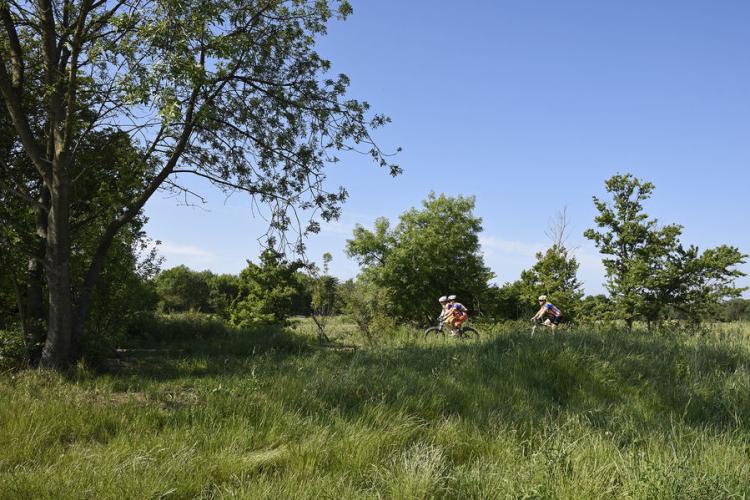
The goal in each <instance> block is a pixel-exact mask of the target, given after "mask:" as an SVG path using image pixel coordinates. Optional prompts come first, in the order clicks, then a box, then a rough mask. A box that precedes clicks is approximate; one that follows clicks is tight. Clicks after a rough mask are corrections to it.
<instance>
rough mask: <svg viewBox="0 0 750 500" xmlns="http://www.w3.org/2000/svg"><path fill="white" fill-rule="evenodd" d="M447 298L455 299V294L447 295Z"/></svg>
mask: <svg viewBox="0 0 750 500" xmlns="http://www.w3.org/2000/svg"><path fill="white" fill-rule="evenodd" d="M448 300H456V296H455V295H448Z"/></svg>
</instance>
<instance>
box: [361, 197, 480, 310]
mask: <svg viewBox="0 0 750 500" xmlns="http://www.w3.org/2000/svg"><path fill="white" fill-rule="evenodd" d="M473 210H474V198H473V197H469V198H464V197H462V196H458V197H448V196H446V195H444V194H441V195H440V196H436V195H435V194H434V193H431V194H430V195H429V196H428V198H427V199H426V200H425V201H423V203H422V209H421V210H419V209H411V210H409V211H407V212H405V213H403V214H402V215H401V216H400V217H399V223H398V225H397V226H396V227H395V228H393V229H390V224H389V223H388V221H387V220H386V219H378V220H376V222H375V229H374V231H370V230H367V229H365V228H363V227H361V226H357V227H356V228H355V230H354V235H353V238H352V239H350V240H348V241H347V254H348V255H349V256H350V257H353V258H355V259H356V260H357V261H358V262H359V264H360V266H361V267H362V269H363V273H364V274H365V276H366V278H367V280H368V281H369V282H371V283H372V284H373V285H374V286H377V287H382V288H384V289H385V290H387V293H388V294H389V298H390V304H391V306H390V307H391V311H390V313H391V314H392V315H393V316H394V317H396V318H399V319H401V320H410V321H418V322H422V323H427V322H429V321H432V320H433V319H434V317H435V315H436V312H437V310H438V309H439V304H438V303H437V298H438V297H439V296H440V295H446V294H455V295H457V296H458V297H459V300H460V301H461V302H463V303H464V304H465V305H466V306H468V307H469V308H470V309H471V308H472V307H473V306H474V304H475V303H478V301H479V299H480V298H481V296H482V293H483V292H484V291H485V290H486V289H487V286H488V282H489V280H490V279H491V278H492V277H493V274H492V272H491V271H490V270H489V268H487V266H485V264H484V260H483V258H482V253H481V250H480V246H479V233H480V231H481V230H482V225H481V219H480V218H478V217H476V216H475V215H474V214H473Z"/></svg>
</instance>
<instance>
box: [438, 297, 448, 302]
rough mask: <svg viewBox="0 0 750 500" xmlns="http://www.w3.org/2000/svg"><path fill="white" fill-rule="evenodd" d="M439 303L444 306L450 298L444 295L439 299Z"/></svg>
mask: <svg viewBox="0 0 750 500" xmlns="http://www.w3.org/2000/svg"><path fill="white" fill-rule="evenodd" d="M438 302H440V303H441V304H442V303H443V302H448V297H446V296H445V295H443V296H442V297H440V298H439V299H438Z"/></svg>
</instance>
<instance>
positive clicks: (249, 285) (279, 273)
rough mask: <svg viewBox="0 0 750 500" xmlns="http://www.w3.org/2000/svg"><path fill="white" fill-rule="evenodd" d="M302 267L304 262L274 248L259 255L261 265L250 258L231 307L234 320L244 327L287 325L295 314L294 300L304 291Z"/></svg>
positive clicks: (236, 323) (235, 324)
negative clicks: (285, 257)
mask: <svg viewBox="0 0 750 500" xmlns="http://www.w3.org/2000/svg"><path fill="white" fill-rule="evenodd" d="M300 268H302V264H301V263H299V262H288V261H287V260H286V259H284V258H283V256H282V255H280V254H278V253H276V252H274V251H273V250H266V251H264V252H263V253H262V254H261V255H260V264H255V263H253V262H250V261H248V263H247V267H246V268H245V269H243V270H242V272H241V273H240V290H239V295H238V297H237V298H236V299H235V301H234V302H233V303H232V305H231V306H230V309H229V315H230V321H231V323H232V324H233V325H234V326H237V327H241V328H254V327H257V326H262V325H272V324H284V323H285V322H286V320H287V318H288V317H289V316H291V315H292V314H293V313H294V306H295V299H296V298H297V297H299V296H300V295H303V294H304V292H305V291H304V288H303V284H302V282H301V280H300V278H299V273H298V270H299V269H300Z"/></svg>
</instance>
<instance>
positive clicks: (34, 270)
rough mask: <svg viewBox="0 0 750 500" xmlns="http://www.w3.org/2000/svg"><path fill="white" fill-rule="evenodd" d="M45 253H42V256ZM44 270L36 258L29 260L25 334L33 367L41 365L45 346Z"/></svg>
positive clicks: (30, 362) (27, 349)
mask: <svg viewBox="0 0 750 500" xmlns="http://www.w3.org/2000/svg"><path fill="white" fill-rule="evenodd" d="M43 255H44V252H42V256H43ZM43 286H44V268H43V265H42V262H41V261H40V260H38V259H36V258H31V259H29V267H28V274H27V276H26V308H25V314H24V319H23V334H24V340H25V344H26V356H27V358H28V361H29V364H30V365H31V366H36V365H38V364H39V359H40V357H41V355H42V347H43V346H44V337H45V333H44V323H45V321H44V292H43Z"/></svg>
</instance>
